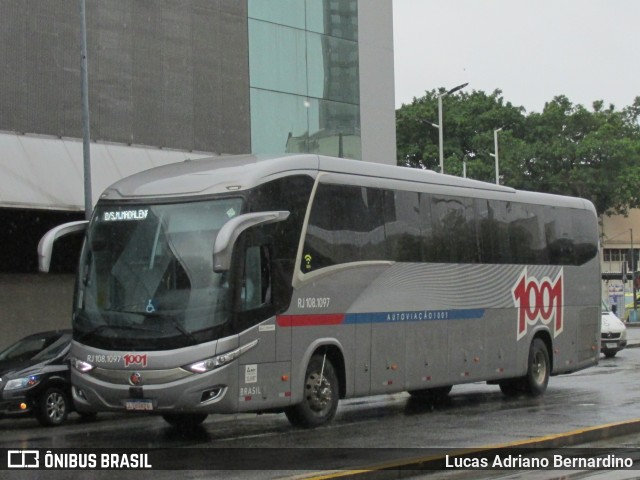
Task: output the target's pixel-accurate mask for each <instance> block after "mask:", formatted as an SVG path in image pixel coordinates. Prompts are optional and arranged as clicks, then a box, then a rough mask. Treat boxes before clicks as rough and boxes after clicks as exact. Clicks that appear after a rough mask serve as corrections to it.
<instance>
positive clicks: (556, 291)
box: [511, 268, 564, 340]
mask: <svg viewBox="0 0 640 480" xmlns="http://www.w3.org/2000/svg"><path fill="white" fill-rule="evenodd" d="M562 284H563V282H562V269H560V272H558V274H557V275H556V278H555V279H553V280H552V279H551V278H549V277H546V276H545V277H543V278H542V279H540V280H538V279H537V278H535V277H533V276H529V275H527V269H526V268H525V269H524V271H523V272H522V274H521V275H520V278H518V281H517V282H516V286H515V287H514V288H513V290H512V291H511V293H512V294H513V301H514V302H515V304H516V308H517V309H518V335H517V338H518V340H520V339H521V338H522V337H524V336H525V335H526V334H527V327H528V326H529V325H531V326H533V325H535V324H536V323H537V322H542V323H543V324H545V325H548V324H549V323H551V321H553V325H552V329H553V336H554V337H557V336H558V335H560V334H561V333H562V329H563V327H564V324H563V318H562V317H563V307H564V290H563V288H562Z"/></svg>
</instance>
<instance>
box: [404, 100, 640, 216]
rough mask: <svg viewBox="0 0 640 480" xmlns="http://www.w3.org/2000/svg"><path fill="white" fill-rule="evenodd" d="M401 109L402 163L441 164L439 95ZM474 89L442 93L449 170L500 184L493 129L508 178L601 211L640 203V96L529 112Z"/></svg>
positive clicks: (562, 103)
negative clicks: (625, 102)
mask: <svg viewBox="0 0 640 480" xmlns="http://www.w3.org/2000/svg"><path fill="white" fill-rule="evenodd" d="M443 92H444V90H440V91H435V90H432V91H430V92H426V93H425V96H424V97H422V98H419V99H414V100H413V102H412V103H411V104H408V105H403V106H402V107H401V108H400V109H398V110H397V112H396V122H397V138H398V164H399V165H405V166H410V167H416V168H423V169H432V170H438V169H439V159H438V130H437V128H434V127H433V126H432V123H435V122H437V119H438V95H439V94H441V93H443ZM501 94H502V92H501V91H500V90H495V91H494V92H493V93H492V94H491V95H487V94H485V93H484V92H480V91H473V92H471V93H466V92H464V91H462V92H458V93H457V94H454V95H449V96H446V97H443V110H444V121H443V127H444V158H445V160H444V164H445V173H449V174H453V175H461V173H462V160H463V159H465V160H466V161H467V176H468V177H470V178H474V179H478V180H483V181H488V182H495V167H494V159H493V157H492V156H491V154H492V153H494V140H493V131H494V130H496V129H498V128H502V131H501V132H500V136H499V153H500V173H501V176H502V177H503V181H502V183H503V184H505V185H509V186H512V187H515V188H518V189H524V190H532V191H541V192H548V193H557V194H562V195H574V196H580V197H583V198H587V199H589V200H591V201H592V202H593V203H594V204H595V205H596V208H597V209H598V212H599V213H624V212H626V211H627V209H629V208H636V207H639V206H640V195H638V189H639V188H640V126H639V124H638V120H639V118H640V97H637V98H636V99H635V101H634V103H633V104H632V105H631V106H629V107H626V108H624V109H622V110H616V109H615V107H614V106H613V105H609V106H608V107H606V108H605V107H604V103H603V102H602V101H596V102H594V103H593V105H592V110H588V109H587V108H585V107H584V106H582V105H574V104H572V103H571V101H569V99H568V98H567V97H566V96H563V95H561V96H557V97H555V98H553V99H552V100H551V101H550V102H548V103H547V104H546V105H545V107H544V109H543V111H542V112H541V113H536V112H532V113H530V114H528V115H526V114H525V110H524V109H523V108H522V107H517V106H514V105H512V104H511V103H509V102H505V101H504V99H503V98H502V95H501Z"/></svg>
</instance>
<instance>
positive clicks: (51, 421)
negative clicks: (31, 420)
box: [36, 387, 71, 427]
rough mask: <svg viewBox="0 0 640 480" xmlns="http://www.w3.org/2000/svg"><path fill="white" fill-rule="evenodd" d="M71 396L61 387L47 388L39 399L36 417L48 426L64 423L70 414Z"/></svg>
mask: <svg viewBox="0 0 640 480" xmlns="http://www.w3.org/2000/svg"><path fill="white" fill-rule="evenodd" d="M70 406H71V405H70V403H69V397H68V395H67V394H66V393H65V392H64V391H63V390H60V389H59V388H56V387H51V388H47V389H46V390H45V391H44V393H43V394H42V395H41V396H40V398H39V400H38V409H37V410H36V418H37V419H38V421H39V422H40V423H41V424H42V425H44V426H46V427H55V426H58V425H62V424H63V423H64V422H65V421H66V420H67V415H69V408H70Z"/></svg>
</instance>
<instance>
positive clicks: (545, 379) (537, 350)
mask: <svg viewBox="0 0 640 480" xmlns="http://www.w3.org/2000/svg"><path fill="white" fill-rule="evenodd" d="M550 373H551V362H550V361H549V351H548V350H547V345H546V344H545V343H544V342H543V341H542V339H540V338H534V339H533V342H531V346H530V347H529V366H528V368H527V375H526V376H525V377H524V390H525V392H526V393H528V394H529V395H531V396H532V397H537V396H540V395H542V394H543V393H544V392H545V391H546V390H547V384H548V383H549V375H550Z"/></svg>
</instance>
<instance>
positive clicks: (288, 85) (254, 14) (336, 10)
mask: <svg viewBox="0 0 640 480" xmlns="http://www.w3.org/2000/svg"><path fill="white" fill-rule="evenodd" d="M248 33H249V35H248V36H249V86H250V106H251V150H252V152H254V153H274V154H277V153H284V152H288V153H289V152H291V153H320V154H325V155H332V156H338V157H345V158H356V159H361V158H362V146H361V136H360V87H359V86H360V73H359V58H358V2H357V0H269V1H265V0H249V1H248Z"/></svg>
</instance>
